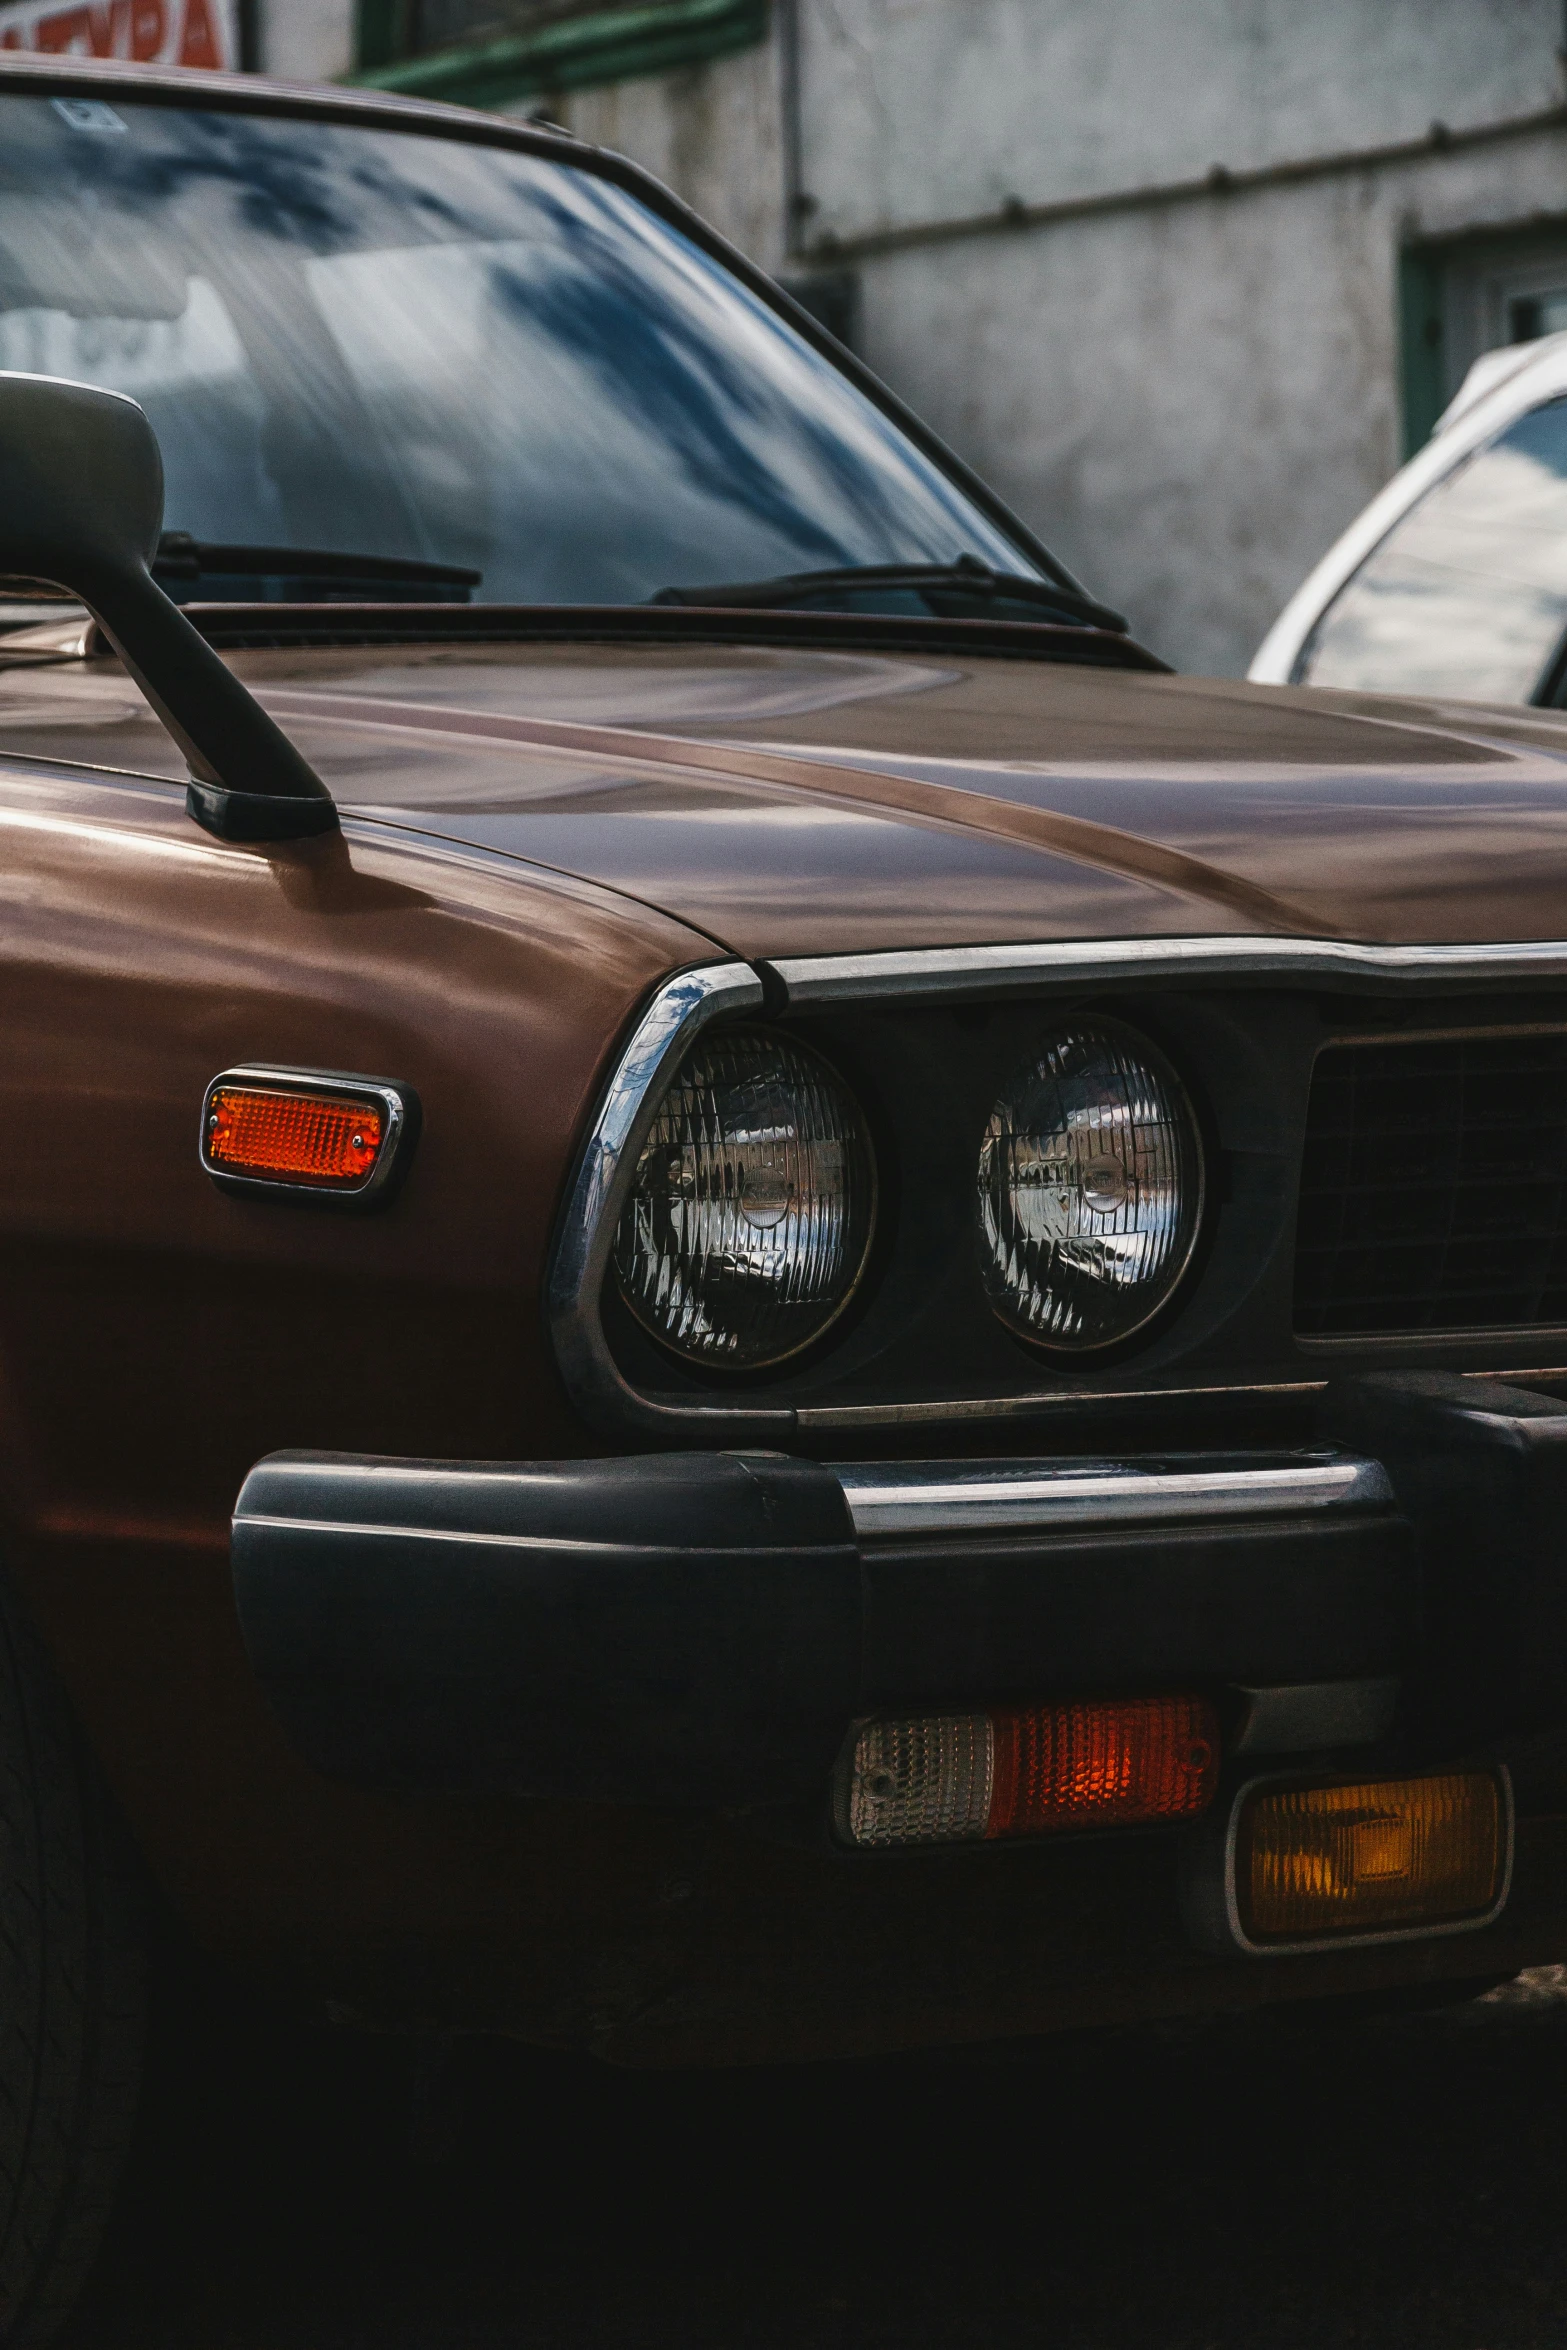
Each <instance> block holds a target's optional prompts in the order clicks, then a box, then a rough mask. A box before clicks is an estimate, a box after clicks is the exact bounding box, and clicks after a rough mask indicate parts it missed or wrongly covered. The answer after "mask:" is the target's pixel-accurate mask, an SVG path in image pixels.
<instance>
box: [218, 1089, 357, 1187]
mask: <svg viewBox="0 0 1567 2350" xmlns="http://www.w3.org/2000/svg"><path fill="white" fill-rule="evenodd" d="M385 1126H386V1120H385V1114H384V1112H383V1110H382V1108H381V1105H380V1104H379V1103H378V1102H373V1101H369V1100H363V1099H359V1098H357V1097H355V1096H354V1095H351V1094H330V1093H294V1092H287V1091H284V1090H283V1089H281V1088H279V1089H277V1090H275V1091H274V1090H273V1089H271V1088H269V1087H264V1086H253V1085H218V1086H215V1087H214V1088H213V1090H212V1093H211V1094H210V1096H209V1097H208V1101H207V1123H206V1133H205V1136H204V1137H203V1146H204V1151H205V1156H206V1159H207V1163H208V1165H209V1166H212V1167H214V1168H217V1169H218V1170H220V1171H221V1172H223V1173H225V1174H234V1175H249V1176H253V1177H256V1178H258V1179H259V1180H260V1181H262V1182H272V1183H305V1184H311V1185H314V1186H317V1187H319V1188H321V1189H326V1190H331V1189H349V1188H357V1187H359V1186H360V1185H363V1184H365V1183H367V1182H368V1181H369V1179H370V1177H371V1175H372V1174H373V1173H374V1172H375V1165H376V1161H377V1159H378V1158H379V1157H380V1155H381V1147H382V1143H383V1140H384V1138H385Z"/></svg>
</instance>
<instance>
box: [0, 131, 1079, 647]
mask: <svg viewBox="0 0 1567 2350" xmlns="http://www.w3.org/2000/svg"><path fill="white" fill-rule="evenodd" d="M120 112H121V114H122V115H123V117H124V119H125V122H126V126H127V127H126V130H125V131H124V132H123V133H120V134H117V135H105V134H104V133H102V132H98V133H96V134H95V133H92V132H83V131H79V130H74V129H72V128H71V127H70V126H69V125H68V124H66V123H65V122H64V121H62V119H61V117H60V116H59V114H58V113H57V112H56V110H55V109H54V108H53V106H52V105H51V103H50V102H49V101H48V100H47V99H42V98H18V97H7V98H4V99H0V366H3V367H7V368H23V369H27V370H33V371H37V372H40V373H45V374H52V375H68V376H73V377H76V378H77V379H79V380H84V381H87V382H92V383H102V384H107V385H109V386H112V387H113V388H114V389H116V390H122V391H127V392H129V393H131V394H132V395H133V397H135V398H136V399H138V400H140V401H141V402H142V404H143V406H144V407H145V408H146V410H147V413H148V415H149V416H150V417H151V419H152V422H153V424H154V426H155V428H156V429H157V432H158V436H159V439H160V441H161V443H162V447H163V453H164V463H165V467H166V470H167V476H168V500H167V511H166V516H165V520H166V523H167V525H168V527H169V528H170V529H175V530H186V531H189V532H191V533H192V534H193V536H195V537H197V538H200V539H209V540H229V541H235V540H240V541H245V540H250V541H261V542H265V543H275V544H282V545H292V546H309V547H337V548H342V549H345V550H346V549H352V550H355V551H358V552H362V553H368V554H379V555H390V556H398V555H402V556H414V557H418V558H421V559H424V560H433V561H436V562H447V563H465V564H472V565H474V566H476V567H478V568H479V569H481V570H482V571H483V573H484V586H483V589H482V591H481V593H482V594H483V595H484V596H485V597H486V598H515V599H518V600H523V601H528V600H533V599H539V600H542V601H551V600H562V601H582V602H603V601H636V600H640V599H641V598H643V597H646V596H648V595H651V594H653V593H654V592H656V590H657V589H659V588H660V587H666V586H669V587H675V586H692V585H696V584H699V583H702V582H712V581H718V580H724V579H732V580H741V579H760V578H766V577H768V576H770V575H772V574H774V573H778V572H786V571H802V570H813V569H817V568H821V567H824V566H828V565H839V564H852V563H888V562H923V561H935V562H950V561H951V560H952V559H953V558H954V557H955V556H957V555H959V554H961V553H964V552H967V553H970V554H973V555H977V556H978V557H980V558H981V559H982V560H983V561H985V562H987V563H991V564H994V565H996V566H997V567H998V568H1000V569H1005V570H1012V571H1025V572H1033V571H1034V568H1035V567H1034V565H1033V564H1031V563H1029V562H1028V561H1027V560H1026V558H1024V557H1022V556H1021V555H1020V554H1019V551H1018V550H1017V548H1015V547H1014V546H1013V545H1012V543H1011V541H1010V540H1009V539H1007V538H1005V537H1004V536H1003V535H1002V533H1001V532H1000V531H999V530H998V529H997V528H996V527H995V526H994V525H993V524H991V523H990V522H988V521H987V520H986V519H985V518H984V516H983V515H981V514H980V513H978V512H977V511H976V510H975V509H974V508H973V507H972V506H971V505H970V504H969V502H968V500H967V499H966V498H965V497H964V496H963V495H962V493H961V492H960V491H959V490H958V489H957V488H956V487H955V486H954V485H953V484H952V483H950V482H948V481H947V480H946V479H945V478H944V477H943V476H942V475H941V474H940V473H939V472H938V471H937V470H936V469H935V468H934V467H933V466H932V465H930V464H929V463H928V462H927V461H926V459H925V458H924V457H922V456H921V455H920V453H919V452H918V451H917V450H915V449H913V448H911V447H910V445H909V444H908V443H907V442H906V441H905V440H904V439H903V438H902V436H901V435H900V434H899V433H898V432H897V431H896V429H895V428H894V427H893V426H892V425H891V424H890V423H889V422H888V420H887V419H886V418H885V417H883V416H882V415H881V414H880V412H879V411H878V410H877V409H875V408H874V407H873V406H872V405H871V404H870V402H869V401H867V400H865V399H863V398H862V397H861V396H860V395H859V394H858V393H857V392H856V391H854V390H853V388H852V387H851V386H850V385H848V384H847V383H845V382H844V380H843V379H842V378H841V377H840V376H838V375H837V374H836V373H835V372H834V371H833V370H832V368H830V367H829V366H828V365H827V364H826V363H825V362H824V361H823V360H822V359H820V358H819V357H818V356H817V355H816V354H815V353H814V352H813V351H812V350H811V349H810V348H809V346H808V345H806V344H804V343H802V342H801V341H800V340H799V339H798V338H797V337H796V336H795V335H794V334H792V333H791V332H790V330H789V329H788V328H787V327H786V326H784V325H783V324H782V322H781V321H779V320H778V319H777V318H776V317H774V315H773V314H772V313H771V312H770V311H769V310H768V309H767V308H766V306H765V305H764V304H763V303H761V302H758V301H757V300H755V299H754V297H752V296H751V295H750V294H748V293H747V292H746V291H745V289H744V288H742V287H740V286H738V285H737V284H736V283H735V282H734V281H733V280H732V279H731V278H729V277H728V276H727V275H726V273H725V272H724V271H723V270H721V269H720V268H719V267H718V266H717V265H716V264H714V263H713V262H712V261H710V260H709V259H708V258H707V257H706V256H705V255H704V254H703V253H702V252H700V251H699V249H698V248H697V247H695V246H693V245H691V244H689V243H688V242H687V241H686V240H685V239H684V238H683V237H681V236H679V235H677V234H676V233H675V232H674V231H672V230H670V229H669V228H667V227H665V226H664V225H663V224H662V223H661V222H659V221H658V220H656V219H655V218H653V216H652V215H650V214H648V213H646V212H644V211H643V210H642V209H641V208H640V207H639V206H638V205H637V204H636V203H634V202H633V201H632V200H631V199H630V198H629V197H628V196H626V195H624V194H623V193H622V192H621V191H620V190H618V189H616V188H613V187H611V186H610V185H608V183H606V182H604V181H602V180H598V179H595V178H594V177H593V176H592V175H591V174H590V173H588V172H585V171H580V170H575V169H571V168H569V167H565V166H562V165H559V164H555V163H550V162H546V161H543V160H540V159H538V158H535V157H532V156H526V155H517V154H508V153H505V152H504V151H502V150H500V149H496V148H486V147H482V146H476V145H467V144H460V143H458V142H455V141H448V140H440V139H432V138H423V137H416V136H411V135H407V134H403V133H396V134H392V133H387V132H382V131H364V130H356V129H352V128H349V127H346V126H342V125H331V124H323V123H318V122H309V123H304V122H288V121H282V120H268V119H265V118H261V117H249V118H247V117H245V116H243V115H222V114H206V115H203V114H196V113H185V112H181V111H179V110H177V109H174V108H170V107H163V106H159V107H151V106H147V107H143V106H129V105H121V107H120Z"/></svg>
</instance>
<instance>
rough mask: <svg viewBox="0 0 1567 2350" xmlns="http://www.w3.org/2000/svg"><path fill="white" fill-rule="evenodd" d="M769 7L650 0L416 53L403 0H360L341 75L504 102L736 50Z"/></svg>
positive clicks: (752, 35)
mask: <svg viewBox="0 0 1567 2350" xmlns="http://www.w3.org/2000/svg"><path fill="white" fill-rule="evenodd" d="M769 8H770V0H652V4H651V5H648V4H644V5H642V6H637V7H618V8H595V9H590V10H589V11H588V12H587V13H585V14H582V15H573V16H567V17H555V18H553V19H552V20H551V21H549V22H547V23H544V24H541V25H538V26H537V27H535V28H532V29H524V30H522V31H519V32H516V33H508V34H502V35H499V36H497V37H495V38H492V39H486V40H482V41H470V42H463V43H460V44H458V45H456V46H454V47H451V48H445V49H434V50H429V51H426V52H424V53H423V54H419V55H415V54H413V53H412V38H411V23H412V14H413V12H412V10H411V8H410V7H409V6H408V5H407V0H358V20H357V27H356V31H357V40H356V56H357V59H358V65H357V69H356V70H355V72H354V73H352V74H351V75H349V76H348V77H347V78H348V79H349V80H350V81H352V82H355V83H358V84H361V85H363V86H365V87H367V88H370V89H376V90H395V91H398V92H399V93H401V94H402V95H403V96H406V97H411V98H440V99H444V100H446V101H448V102H449V103H451V104H454V105H458V106H479V107H492V108H493V107H499V106H507V105H510V104H512V103H514V102H515V101H516V100H517V99H519V98H531V97H547V96H550V95H552V94H553V93H554V92H556V91H565V90H583V89H590V88H592V87H594V86H595V85H596V84H601V83H604V82H620V81H630V80H632V79H633V78H635V77H637V76H640V75H644V74H655V73H674V72H677V71H679V70H681V69H682V68H684V67H689V66H693V65H704V64H707V63H709V62H710V61H711V60H712V59H715V58H719V57H729V56H733V55H736V54H737V53H738V52H739V51H741V50H743V49H750V48H753V47H754V46H755V45H756V44H757V43H758V42H760V41H763V40H765V39H766V37H767V29H768V17H769Z"/></svg>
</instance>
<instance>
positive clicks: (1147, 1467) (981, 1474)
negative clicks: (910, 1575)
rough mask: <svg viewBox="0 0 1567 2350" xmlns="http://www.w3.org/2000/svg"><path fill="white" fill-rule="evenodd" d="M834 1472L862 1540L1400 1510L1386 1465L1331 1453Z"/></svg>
mask: <svg viewBox="0 0 1567 2350" xmlns="http://www.w3.org/2000/svg"><path fill="white" fill-rule="evenodd" d="M834 1473H835V1474H836V1476H837V1478H838V1482H839V1483H840V1485H841V1486H842V1487H843V1493H844V1499H845V1500H846V1501H847V1503H848V1505H849V1515H850V1518H851V1519H852V1520H853V1523H854V1531H855V1533H856V1534H857V1535H858V1536H859V1537H860V1539H861V1540H862V1541H863V1540H875V1539H877V1538H878V1537H883V1536H887V1535H897V1534H905V1535H907V1534H914V1535H970V1534H986V1533H1005V1532H1030V1531H1031V1532H1038V1533H1049V1532H1052V1531H1054V1530H1056V1529H1057V1528H1065V1527H1068V1526H1073V1527H1091V1526H1106V1527H1125V1526H1132V1525H1152V1524H1182V1523H1186V1524H1189V1523H1191V1522H1192V1521H1194V1520H1207V1521H1211V1520H1214V1519H1235V1518H1259V1517H1268V1518H1274V1517H1296V1516H1299V1515H1301V1514H1302V1513H1303V1512H1315V1511H1319V1510H1359V1509H1384V1508H1390V1507H1391V1506H1392V1502H1393V1489H1392V1487H1391V1485H1390V1484H1389V1483H1388V1479H1387V1474H1386V1471H1385V1470H1384V1469H1383V1467H1382V1464H1381V1463H1380V1461H1372V1460H1363V1459H1361V1458H1360V1457H1359V1456H1358V1455H1356V1454H1354V1453H1340V1452H1326V1451H1323V1452H1293V1453H1272V1454H1261V1455H1256V1456H1253V1457H1250V1458H1248V1457H1247V1456H1245V1455H1240V1454H1229V1455H1226V1454H1192V1455H1189V1456H1187V1457H1186V1458H1184V1459H1183V1458H1182V1457H1181V1456H1180V1455H1178V1454H1176V1455H1172V1456H1171V1457H1170V1458H1168V1459H1165V1460H1159V1461H1099V1460H1059V1461H976V1462H968V1461H917V1462H902V1461H890V1462H856V1463H854V1464H853V1465H849V1466H844V1467H842V1468H839V1469H837V1470H836V1471H835V1472H834Z"/></svg>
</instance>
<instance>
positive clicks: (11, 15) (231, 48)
mask: <svg viewBox="0 0 1567 2350" xmlns="http://www.w3.org/2000/svg"><path fill="white" fill-rule="evenodd" d="M0 49H42V50H44V51H47V52H50V53H52V54H54V55H55V56H73V57H139V58H141V59H143V60H144V61H145V62H146V63H148V64H157V65H216V66H231V67H237V66H238V64H239V39H238V28H237V26H236V24H235V7H234V0H85V4H84V5H81V6H78V7H72V8H67V7H62V6H61V5H60V4H59V0H53V4H52V5H51V4H50V0H43V4H42V5H40V0H24V4H23V5H22V6H20V7H18V6H15V5H13V6H11V7H0Z"/></svg>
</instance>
